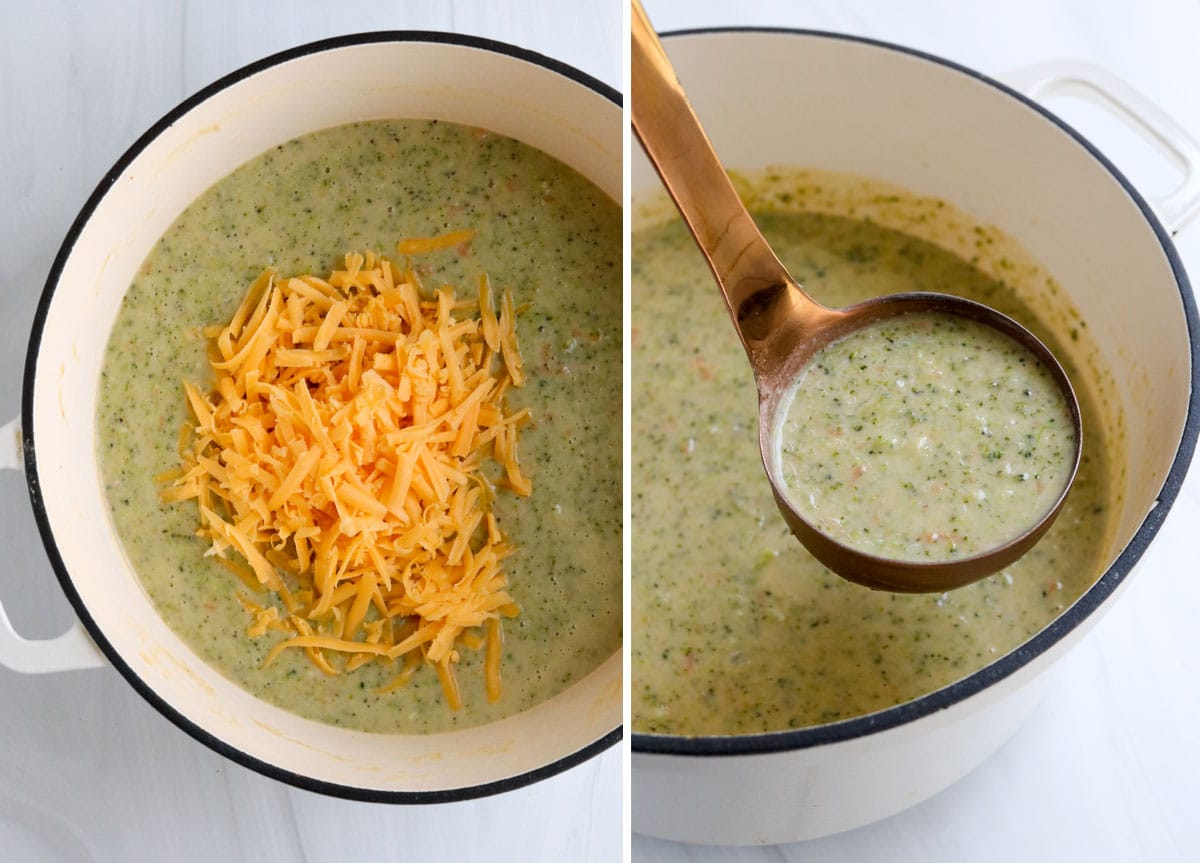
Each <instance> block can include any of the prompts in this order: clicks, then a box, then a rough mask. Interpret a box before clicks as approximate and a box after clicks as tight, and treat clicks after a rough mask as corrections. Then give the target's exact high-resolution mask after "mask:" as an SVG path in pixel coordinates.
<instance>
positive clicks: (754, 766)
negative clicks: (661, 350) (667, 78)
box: [632, 30, 1200, 845]
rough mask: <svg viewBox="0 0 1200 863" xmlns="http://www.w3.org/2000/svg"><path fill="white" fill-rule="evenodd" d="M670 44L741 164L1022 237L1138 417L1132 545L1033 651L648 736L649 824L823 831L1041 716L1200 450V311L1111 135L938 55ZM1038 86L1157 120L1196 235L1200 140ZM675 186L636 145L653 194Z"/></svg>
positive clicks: (673, 833)
mask: <svg viewBox="0 0 1200 863" xmlns="http://www.w3.org/2000/svg"><path fill="white" fill-rule="evenodd" d="M664 43H665V45H666V48H667V52H668V54H669V55H670V57H671V60H672V61H673V63H674V65H675V67H676V69H677V71H678V73H679V77H680V80H681V81H682V82H683V85H684V87H685V89H686V90H687V92H688V94H689V95H690V97H691V99H692V101H693V104H694V105H695V108H696V111H697V114H698V115H699V116H700V119H701V122H703V123H704V125H705V127H706V129H707V131H708V132H709V135H710V137H711V139H712V141H713V143H714V146H715V147H716V150H717V152H718V154H719V155H720V157H721V159H722V161H723V162H724V163H725V164H726V165H728V166H730V167H733V168H736V169H739V170H747V171H753V170H754V169H756V168H762V167H766V166H768V165H802V166H808V167H813V168H820V169H825V170H832V171H846V172H851V173H854V174H859V175H863V176H867V177H872V178H876V179H880V180H883V181H887V182H890V183H893V184H895V185H899V186H902V187H905V188H907V189H911V190H913V191H915V192H918V193H921V194H928V195H932V196H935V197H938V198H942V199H945V200H947V201H949V202H950V203H951V204H953V205H956V206H957V207H958V208H960V209H961V210H965V211H966V212H967V213H969V214H970V215H971V216H972V217H973V218H974V219H976V220H978V222H981V223H984V224H991V225H996V226H998V227H1000V228H1001V229H1003V230H1004V231H1006V232H1008V233H1009V234H1011V235H1012V236H1013V237H1015V239H1016V240H1017V241H1018V242H1019V243H1020V244H1021V245H1023V246H1024V247H1025V248H1026V249H1027V250H1028V251H1029V252H1031V253H1032V255H1033V256H1034V258H1036V259H1037V260H1038V261H1039V262H1040V263H1041V264H1042V265H1043V267H1044V268H1045V269H1046V270H1048V271H1049V272H1050V273H1051V274H1052V275H1053V276H1054V277H1055V278H1056V279H1057V280H1058V282H1059V283H1060V284H1061V285H1062V286H1063V288H1064V289H1065V290H1066V291H1067V293H1068V294H1069V295H1070V297H1071V299H1072V300H1073V301H1074V303H1075V305H1076V306H1077V307H1078V308H1079V309H1080V311H1081V312H1082V314H1083V317H1084V318H1085V319H1086V320H1087V322H1088V327H1089V329H1090V331H1091V334H1092V336H1093V337H1094V338H1095V339H1096V341H1097V343H1098V344H1099V345H1100V347H1101V349H1102V353H1103V356H1104V360H1105V364H1106V365H1107V366H1109V367H1110V368H1111V369H1112V371H1113V373H1114V375H1115V378H1116V387H1115V391H1116V393H1117V395H1118V397H1119V399H1120V401H1121V403H1122V406H1123V408H1124V413H1125V418H1126V423H1127V428H1126V435H1125V439H1124V444H1125V446H1126V447H1127V453H1126V459H1127V463H1128V474H1127V476H1126V478H1125V487H1124V507H1123V510H1122V512H1121V514H1120V516H1119V518H1118V523H1119V524H1118V528H1117V531H1118V538H1117V543H1116V548H1118V549H1122V550H1121V551H1120V554H1119V556H1118V557H1117V558H1116V559H1115V561H1114V562H1113V564H1112V565H1111V567H1110V568H1109V569H1108V570H1107V571H1106V572H1105V573H1104V574H1103V576H1102V577H1101V578H1100V579H1099V581H1098V582H1097V583H1096V584H1095V585H1094V586H1093V587H1092V588H1091V589H1090V590H1089V591H1088V592H1087V593H1086V594H1085V595H1084V596H1083V597H1082V598H1081V599H1080V600H1079V601H1078V602H1077V603H1076V604H1075V605H1074V606H1072V607H1071V608H1069V609H1067V610H1066V611H1065V612H1064V613H1063V614H1062V615H1061V616H1060V617H1059V618H1058V619H1057V620H1056V621H1054V622H1053V623H1052V624H1051V625H1050V626H1049V627H1048V628H1047V629H1045V630H1044V631H1042V632H1041V633H1039V634H1038V635H1037V636H1035V637H1034V638H1032V639H1031V640H1029V641H1028V642H1027V643H1025V644H1024V645H1023V646H1021V647H1020V648H1018V649H1017V650H1016V651H1014V652H1013V653H1012V654H1010V655H1008V656H1005V657H1003V658H1001V659H999V660H998V661H996V662H994V663H993V664H991V665H989V666H988V667H986V668H984V669H983V670H981V671H979V672H976V673H975V674H973V675H971V676H970V677H968V678H966V679H964V680H962V681H960V682H958V683H955V684H953V685H951V686H948V687H946V688H943V689H941V690H939V691H937V692H934V693H932V694H929V695H927V696H924V697H922V698H920V699H917V700H915V701H912V702H909V703H907V704H904V705H900V706H897V707H894V708H891V709H888V710H883V711H880V712H877V713H874V714H871V715H868V716H864V717H860V718H857V719H851V720H848V721H845V722H839V723H836V724H830V725H824V726H819V727H814V728H808V729H802V730H798V731H790V732H780V733H776V734H763V735H755V736H745V737H707V738H703V737H702V738H684V737H672V736H665V735H645V734H635V735H634V736H633V742H632V749H633V765H632V777H633V780H632V781H633V785H632V787H633V805H632V812H633V828H634V830H636V831H637V832H640V833H645V834H649V835H652V836H660V837H665V838H670V839H677V840H684V841H688V842H701V843H713V844H730V845H732V844H761V843H775V842H785V841H795V840H801V839H809V838H814V837H818V836H823V835H828V834H831V833H836V832H838V831H842V830H846V829H849V828H852V827H857V826H860V825H863V824H867V823H870V822H872V821H875V820H877V819H880V818H883V817H885V816H887V815H891V814H893V813H896V812H898V811H900V810H902V809H904V808H905V807H907V806H910V805H912V804H914V803H917V802H919V801H921V800H923V799H925V798H927V797H929V796H931V795H932V794H934V793H935V792H937V791H939V790H941V789H942V788H945V787H946V786H948V785H949V784H950V783H952V782H954V781H955V780H957V779H959V778H960V777H962V776H963V775H965V774H966V773H967V772H968V771H970V770H971V769H972V768H973V767H975V766H976V765H978V764H979V763H980V762H981V761H983V759H984V758H985V757H986V756H987V755H988V754H990V753H991V752H992V751H994V750H995V749H996V748H997V747H998V746H999V745H1000V744H1001V743H1002V742H1003V741H1004V740H1005V739H1006V738H1007V737H1008V736H1009V735H1010V734H1011V733H1012V732H1013V731H1015V730H1016V728H1017V726H1018V725H1019V724H1020V722H1021V721H1022V720H1023V719H1024V718H1025V717H1026V716H1027V715H1028V714H1029V712H1030V711H1031V710H1032V708H1033V707H1034V705H1035V703H1036V700H1037V697H1038V695H1039V694H1040V692H1041V689H1042V688H1043V685H1044V682H1045V677H1044V672H1045V671H1046V670H1047V669H1048V668H1049V667H1050V666H1051V665H1052V664H1053V663H1054V662H1056V661H1057V660H1058V659H1060V658H1061V657H1062V656H1063V655H1064V654H1065V653H1066V651H1067V649H1068V648H1069V647H1070V646H1071V645H1072V644H1074V643H1075V642H1076V641H1077V640H1078V639H1079V638H1080V637H1081V636H1082V634H1083V633H1084V632H1085V631H1086V630H1087V629H1089V628H1090V627H1091V626H1092V625H1093V624H1094V623H1095V622H1096V621H1097V620H1098V619H1099V617H1100V615H1101V614H1102V613H1103V611H1104V610H1106V609H1107V608H1108V607H1109V606H1110V605H1111V603H1112V602H1113V601H1114V599H1115V598H1116V597H1117V595H1118V594H1119V592H1120V588H1121V586H1122V585H1123V584H1124V583H1125V582H1126V581H1127V579H1128V576H1129V574H1130V571H1131V570H1132V568H1133V567H1134V564H1136V563H1137V561H1138V559H1139V558H1140V557H1141V555H1142V554H1143V552H1144V551H1145V550H1146V547H1147V545H1148V544H1149V543H1150V541H1151V539H1152V538H1153V537H1154V535H1155V533H1156V532H1157V530H1158V528H1159V526H1160V525H1161V523H1162V520H1163V518H1164V516H1165V515H1166V511H1167V509H1168V508H1169V507H1170V504H1171V502H1172V501H1173V499H1174V497H1175V495H1176V493H1177V491H1178V489H1179V485H1180V483H1181V482H1182V480H1183V476H1184V473H1185V470H1186V468H1187V465H1188V462H1189V461H1190V458H1191V455H1192V450H1193V448H1194V446H1195V442H1196V437H1197V429H1198V426H1200V417H1198V416H1197V415H1196V412H1195V406H1196V404H1197V395H1198V394H1200V384H1198V382H1197V380H1196V378H1195V377H1194V376H1193V370H1194V367H1195V366H1196V364H1197V361H1198V360H1200V353H1198V347H1197V345H1198V344H1200V336H1197V330H1198V320H1197V314H1196V309H1195V305H1194V302H1193V299H1192V294H1191V291H1190V288H1189V286H1188V283H1187V278H1186V276H1185V274H1184V272H1183V268H1182V266H1181V264H1180V262H1179V259H1178V257H1177V255H1176V253H1175V250H1174V248H1173V246H1172V244H1171V241H1170V239H1169V237H1168V234H1167V231H1166V230H1164V228H1163V226H1162V224H1161V223H1160V221H1159V219H1158V217H1156V215H1155V214H1154V212H1153V211H1152V210H1151V208H1150V207H1149V206H1148V205H1147V204H1146V202H1145V201H1143V199H1142V198H1141V197H1140V196H1139V195H1138V193H1137V192H1136V191H1135V190H1134V189H1133V188H1132V186H1130V184H1129V183H1128V182H1127V181H1126V180H1125V179H1124V178H1123V177H1121V176H1120V174H1119V173H1118V172H1117V171H1116V170H1115V169H1114V168H1113V167H1112V165H1110V164H1109V163H1108V162H1107V161H1106V160H1105V159H1104V157H1103V156H1101V155H1100V153H1099V152H1097V151H1096V150H1095V149H1094V148H1093V147H1092V146H1091V145H1089V144H1088V143H1087V142H1086V141H1084V140H1083V139H1081V138H1080V137H1079V136H1078V135H1076V134H1075V133H1074V132H1072V131H1071V130H1070V129H1068V128H1067V127H1066V126H1064V125H1063V124H1062V123H1061V122H1059V121H1058V120H1056V119H1055V118H1054V117H1053V116H1051V115H1049V114H1048V113H1046V112H1045V111H1044V110H1042V109H1041V108H1039V107H1038V106H1037V105H1036V104H1034V103H1033V102H1032V101H1030V100H1029V99H1028V98H1025V97H1024V96H1021V95H1018V94H1017V93H1016V92H1015V91H1013V90H1010V89H1008V88H1006V87H1004V86H1002V85H1000V84H998V83H997V82H995V81H992V80H989V79H987V78H984V77H983V76H981V75H979V74H977V73H975V72H972V71H970V70H968V69H964V68H962V67H960V66H956V65H954V64H951V63H948V62H945V61H942V60H939V59H937V58H933V57H930V56H928V55H924V54H920V53H917V52H914V51H909V50H906V49H902V48H898V47H896V46H890V45H885V44H881V43H877V42H871V41H867V40H861V39H855V38H847V37H841V36H836V35H832V34H822V33H806V32H785V31H754V30H740V31H724V32H722V31H712V32H695V33H683V34H678V35H676V36H674V37H668V38H666V39H664ZM1026 83H1028V84H1030V85H1031V87H1032V88H1033V89H1034V90H1036V91H1039V92H1044V91H1045V89H1046V88H1049V87H1053V86H1071V87H1074V88H1075V89H1077V90H1078V91H1079V94H1081V95H1084V96H1092V97H1097V98H1104V99H1107V100H1110V101H1115V102H1117V103H1118V104H1121V105H1123V106H1124V108H1125V109H1126V110H1127V111H1129V112H1131V113H1132V115H1133V116H1134V117H1137V118H1141V119H1140V120H1138V121H1136V122H1140V123H1142V124H1143V128H1142V129H1141V131H1143V132H1148V133H1149V134H1151V135H1153V136H1155V137H1157V138H1158V139H1159V140H1160V142H1161V143H1166V144H1167V145H1168V146H1170V147H1172V148H1173V149H1175V150H1176V151H1177V154H1178V155H1179V156H1180V158H1181V159H1182V160H1184V162H1185V164H1187V165H1188V166H1189V178H1190V179H1189V181H1188V182H1187V183H1185V185H1184V186H1183V187H1181V188H1180V189H1179V190H1177V192H1176V193H1174V194H1173V195H1172V196H1171V197H1170V198H1168V199H1166V200H1164V201H1161V202H1158V205H1159V212H1160V214H1161V215H1162V217H1163V218H1164V219H1165V220H1167V221H1168V223H1169V224H1170V226H1171V227H1172V228H1177V227H1179V225H1181V224H1182V223H1183V221H1184V220H1185V219H1186V218H1188V217H1189V216H1190V215H1192V214H1193V213H1194V212H1195V211H1196V209H1197V206H1198V205H1200V174H1198V173H1197V170H1196V169H1197V166H1198V164H1200V159H1198V158H1197V149H1196V146H1195V145H1194V144H1193V143H1191V142H1190V141H1189V140H1187V138H1186V136H1185V135H1183V133H1182V132H1181V131H1180V130H1178V129H1177V128H1175V127H1174V125H1173V124H1171V123H1170V122H1169V121H1168V120H1166V119H1165V118H1163V117H1161V115H1158V114H1157V112H1154V111H1153V109H1152V108H1150V107H1149V106H1146V105H1145V104H1143V103H1142V102H1141V100H1139V99H1138V97H1137V96H1136V95H1135V94H1132V93H1130V92H1128V90H1127V89H1126V88H1124V87H1123V86H1122V85H1120V83H1119V82H1114V81H1112V80H1111V79H1109V78H1108V77H1107V76H1105V75H1103V73H1101V72H1100V71H1099V70H1094V69H1088V68H1081V67H1077V66H1070V67H1067V66H1058V67H1055V68H1052V69H1051V68H1045V69H1042V70H1040V72H1039V73H1037V74H1031V75H1027V76H1026ZM1147 124H1148V125H1147ZM659 189H660V186H659V183H658V180H657V177H656V176H655V175H654V173H653V170H652V169H651V168H650V166H649V164H648V162H647V161H646V160H645V158H644V157H643V156H642V154H641V152H640V151H639V150H638V149H637V148H636V147H635V149H634V153H633V165H632V191H633V201H634V203H635V205H636V204H638V203H639V202H640V201H645V200H647V199H648V198H649V197H650V196H652V195H653V194H655V193H657V191H658V190H659ZM635 212H636V210H635ZM634 373H635V374H636V368H635V370H634ZM1189 411H1190V412H1191V413H1190V415H1189ZM634 529H635V530H636V525H635V526H634ZM635 577H636V576H635Z"/></svg>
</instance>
